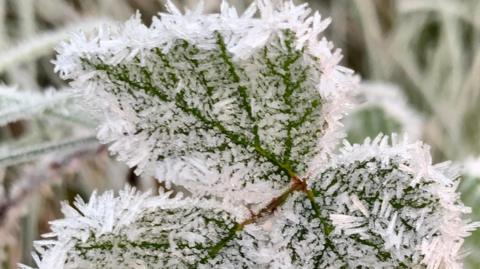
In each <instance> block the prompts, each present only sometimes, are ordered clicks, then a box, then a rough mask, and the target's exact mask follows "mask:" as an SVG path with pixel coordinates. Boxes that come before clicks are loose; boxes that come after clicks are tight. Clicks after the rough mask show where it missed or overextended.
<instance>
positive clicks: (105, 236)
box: [36, 0, 477, 269]
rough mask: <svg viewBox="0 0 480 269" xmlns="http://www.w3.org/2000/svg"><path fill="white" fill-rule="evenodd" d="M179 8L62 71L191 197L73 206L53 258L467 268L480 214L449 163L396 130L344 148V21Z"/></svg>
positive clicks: (46, 245) (140, 264) (299, 10)
mask: <svg viewBox="0 0 480 269" xmlns="http://www.w3.org/2000/svg"><path fill="white" fill-rule="evenodd" d="M168 9H169V11H170V13H169V14H160V15H159V17H158V18H155V19H154V20H153V23H152V25H151V26H150V27H147V26H144V25H143V24H141V22H140V17H139V15H136V16H135V17H133V18H132V19H131V20H129V21H128V22H127V23H125V24H124V25H119V26H105V27H102V28H100V29H99V30H98V31H97V34H96V35H93V36H86V35H83V34H78V35H76V36H74V37H73V38H72V40H71V41H70V42H67V43H65V44H63V45H62V46H61V47H60V48H59V49H58V51H59V56H58V58H57V60H56V66H57V70H58V71H59V72H60V74H61V75H62V76H63V78H65V79H70V80H72V85H73V86H74V87H76V88H84V89H85V92H86V94H85V96H86V97H87V99H88V100H89V101H90V104H91V105H92V107H93V108H94V109H96V110H97V111H98V112H100V114H102V115H103V116H102V117H101V118H102V122H103V123H102V125H101V127H100V129H99V134H98V136H99V138H100V139H101V140H102V141H103V142H105V143H110V144H111V145H110V149H111V151H112V152H114V153H116V154H117V155H118V156H119V159H120V160H123V161H126V162H127V163H128V164H129V165H130V166H136V167H137V170H136V171H137V172H138V173H143V174H146V175H155V176H157V177H158V178H159V179H160V180H162V181H166V182H168V183H174V184H178V185H182V186H183V187H185V188H186V189H187V190H188V191H189V192H191V196H192V197H189V198H181V197H177V198H172V197H171V196H172V195H171V194H169V193H167V194H165V193H163V194H160V195H158V196H149V195H148V194H140V193H137V192H135V191H133V190H131V189H129V188H127V189H125V190H124V191H123V192H121V193H120V195H119V196H118V197H116V198H115V197H114V196H113V193H112V192H107V193H106V194H103V195H101V196H97V195H93V196H92V198H91V200H90V201H89V202H88V203H84V202H81V201H77V203H76V205H75V207H76V209H74V208H72V207H70V206H68V205H64V207H63V208H64V213H65V216H66V217H65V219H62V220H57V221H55V222H53V223H52V231H53V232H52V233H51V234H50V235H49V236H53V237H55V238H56V239H53V240H46V241H40V242H37V245H38V253H39V254H40V257H39V256H36V260H37V264H38V266H39V267H40V268H42V269H43V268H49V269H51V268H92V267H93V268H239V267H241V268H432V269H437V268H459V267H461V259H460V257H461V256H462V255H461V252H460V247H461V245H462V243H463V239H464V238H465V237H466V236H468V235H469V233H470V232H471V231H472V230H473V229H474V228H475V227H476V226H477V224H476V223H470V222H469V221H468V220H466V219H465V217H464V215H465V214H466V213H468V212H469V208H467V207H465V206H463V205H462V204H461V202H460V200H459V197H458V193H457V192H456V188H457V185H458V181H457V180H456V178H457V176H456V173H455V171H454V169H452V168H451V166H450V165H449V164H445V163H444V164H439V165H432V160H431V156H430V154H429V152H428V147H427V146H425V145H423V144H421V143H420V142H418V143H407V142H406V141H401V142H398V141H397V139H396V137H395V136H393V137H392V141H391V143H389V142H388V137H383V136H378V137H377V139H375V140H374V141H370V140H367V141H366V142H365V143H364V144H363V145H357V144H356V145H350V144H348V143H346V144H345V145H344V147H343V148H342V149H340V151H339V152H336V151H335V150H334V149H335V147H336V146H338V142H339V138H340V137H341V136H342V135H341V132H340V130H339V127H340V126H341V125H340V123H339V120H340V118H341V117H342V115H343V114H344V113H345V109H346V106H347V105H348V101H347V100H346V97H347V92H348V91H350V90H352V89H353V88H354V87H355V79H354V78H353V77H352V74H351V72H350V71H349V70H347V69H345V68H343V67H340V66H338V62H339V60H340V58H341V55H340V53H339V52H338V51H337V52H333V51H332V46H331V44H330V43H329V42H328V41H326V39H324V38H323V37H321V33H322V31H323V30H324V29H325V27H326V26H327V25H328V23H329V20H321V18H320V15H318V13H315V14H313V15H312V16H310V13H311V12H310V10H309V8H308V6H307V5H301V6H295V5H294V4H293V3H292V2H290V1H273V0H272V1H269V0H258V1H255V2H254V4H253V5H252V6H251V7H250V8H249V9H248V10H247V11H246V12H245V13H244V14H243V15H238V13H237V12H236V10H235V9H233V8H231V7H230V6H229V5H228V4H226V3H225V2H223V4H222V7H221V13H220V14H210V15H204V14H202V12H201V4H200V5H199V7H198V8H197V9H195V10H192V11H187V12H186V14H185V15H183V14H182V13H181V12H180V11H179V10H178V9H177V8H176V7H175V6H173V5H172V4H170V3H169V4H168ZM256 14H258V16H257V15H256ZM320 38H321V39H320ZM202 196H203V198H196V197H202Z"/></svg>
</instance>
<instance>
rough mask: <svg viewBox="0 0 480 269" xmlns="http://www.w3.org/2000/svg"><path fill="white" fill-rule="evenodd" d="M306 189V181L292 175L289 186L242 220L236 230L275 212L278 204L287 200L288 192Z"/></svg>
mask: <svg viewBox="0 0 480 269" xmlns="http://www.w3.org/2000/svg"><path fill="white" fill-rule="evenodd" d="M306 190H307V183H306V182H305V180H303V179H301V178H299V177H297V176H293V177H292V183H291V185H290V188H288V189H287V190H285V191H284V192H283V193H282V194H280V195H279V196H278V197H275V198H273V199H272V201H270V203H269V204H268V205H267V206H265V207H264V208H262V209H261V210H260V211H258V213H256V214H255V213H253V214H252V216H251V217H250V218H249V219H246V220H244V221H243V222H241V223H240V224H239V227H238V230H242V229H243V227H245V226H246V225H248V224H252V223H255V222H257V221H258V220H259V219H261V218H263V217H265V216H268V215H271V214H273V212H275V210H276V209H277V208H278V207H279V206H281V205H283V204H284V203H285V201H286V200H287V198H288V196H290V194H292V193H294V192H296V191H304V192H305V191H306Z"/></svg>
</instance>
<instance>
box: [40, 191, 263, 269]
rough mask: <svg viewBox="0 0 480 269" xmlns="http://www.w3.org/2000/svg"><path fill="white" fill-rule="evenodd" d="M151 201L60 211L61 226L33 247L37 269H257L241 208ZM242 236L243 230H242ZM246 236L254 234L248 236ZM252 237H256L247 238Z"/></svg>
mask: <svg viewBox="0 0 480 269" xmlns="http://www.w3.org/2000/svg"><path fill="white" fill-rule="evenodd" d="M169 196H170V193H164V194H161V195H159V196H151V195H150V194H149V193H144V194H142V193H138V192H136V191H135V190H134V189H131V188H126V189H124V190H123V191H120V193H119V196H117V197H114V195H113V192H111V191H110V192H106V193H104V194H102V195H96V194H93V195H92V197H91V198H90V201H89V202H88V203H85V202H83V201H82V200H81V199H77V201H76V202H75V207H71V206H69V205H67V204H64V205H63V207H62V212H63V213H64V214H65V218H64V219H61V220H56V221H53V222H52V223H51V225H52V233H50V234H48V235H45V236H46V237H47V238H50V237H56V240H50V239H47V240H43V241H37V242H36V244H35V246H36V249H37V251H38V253H40V254H41V256H42V258H41V259H40V258H39V257H38V256H36V261H37V265H38V266H39V268H40V269H60V268H112V269H113V268H213V267H215V268H238V266H240V267H243V268H255V265H256V262H255V261H254V260H252V259H255V248H256V242H254V235H251V234H249V232H248V231H246V230H243V231H241V230H242V227H240V225H239V224H238V223H237V219H239V218H242V217H243V215H244V214H245V212H243V211H242V210H241V209H240V208H238V207H237V208H233V207H231V206H230V207H229V206H227V205H222V204H220V203H218V202H214V201H207V200H194V199H188V198H181V197H176V198H169ZM247 230H248V229H247ZM250 230H252V229H250ZM252 231H253V232H254V230H252Z"/></svg>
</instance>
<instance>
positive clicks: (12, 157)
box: [0, 135, 97, 167]
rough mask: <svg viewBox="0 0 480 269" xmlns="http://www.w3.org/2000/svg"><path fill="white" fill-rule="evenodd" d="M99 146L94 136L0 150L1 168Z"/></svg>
mask: <svg viewBox="0 0 480 269" xmlns="http://www.w3.org/2000/svg"><path fill="white" fill-rule="evenodd" d="M96 145H97V140H96V138H95V136H94V135H92V136H85V137H80V138H69V139H66V140H62V141H55V142H47V143H42V144H38V145H32V146H27V147H25V148H20V149H8V148H3V149H0V166H1V167H5V166H11V165H16V164H20V163H24V162H29V161H32V160H34V159H36V158H38V157H40V156H43V155H46V154H50V153H55V152H66V151H72V150H77V149H79V148H89V147H93V146H96Z"/></svg>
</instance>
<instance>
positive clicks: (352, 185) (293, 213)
mask: <svg viewBox="0 0 480 269" xmlns="http://www.w3.org/2000/svg"><path fill="white" fill-rule="evenodd" d="M392 140H394V141H393V142H392V144H393V145H392V146H390V145H388V137H384V138H382V137H378V138H377V139H376V140H375V141H373V142H370V141H366V143H365V144H363V145H354V146H351V145H349V144H347V146H346V147H345V148H343V150H342V153H341V154H339V155H337V156H336V157H335V158H334V160H332V161H331V163H330V165H329V166H328V167H325V168H323V169H320V170H319V171H317V173H316V175H315V176H314V178H315V179H314V180H313V179H312V180H311V181H310V184H309V185H310V186H309V187H310V189H311V191H309V193H308V197H307V196H305V195H301V194H297V195H296V196H295V197H293V198H292V199H290V200H289V201H288V202H287V204H286V205H285V206H284V207H283V208H282V209H281V211H280V212H279V213H278V214H277V217H276V220H275V222H276V224H275V225H274V227H275V228H273V232H272V234H273V236H272V237H273V242H274V243H275V245H277V246H281V247H279V251H282V252H283V255H288V256H289V257H290V258H291V263H292V264H293V266H295V267H301V268H423V267H426V268H461V258H462V256H461V251H460V248H461V245H462V244H463V239H464V238H465V237H467V236H468V235H469V234H470V232H471V231H472V230H474V229H475V228H476V227H477V226H478V223H473V224H472V223H469V222H468V221H466V220H463V217H464V215H465V214H466V213H469V212H470V208H468V207H465V206H463V204H461V202H460V200H459V193H457V192H456V188H457V186H458V180H456V178H457V175H456V173H455V171H454V169H452V168H451V167H450V165H449V164H445V163H444V164H438V165H432V164H431V157H430V153H429V152H428V147H426V146H423V145H422V144H421V143H414V144H409V143H406V142H399V143H397V142H395V138H393V139H392ZM312 202H313V203H312Z"/></svg>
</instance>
